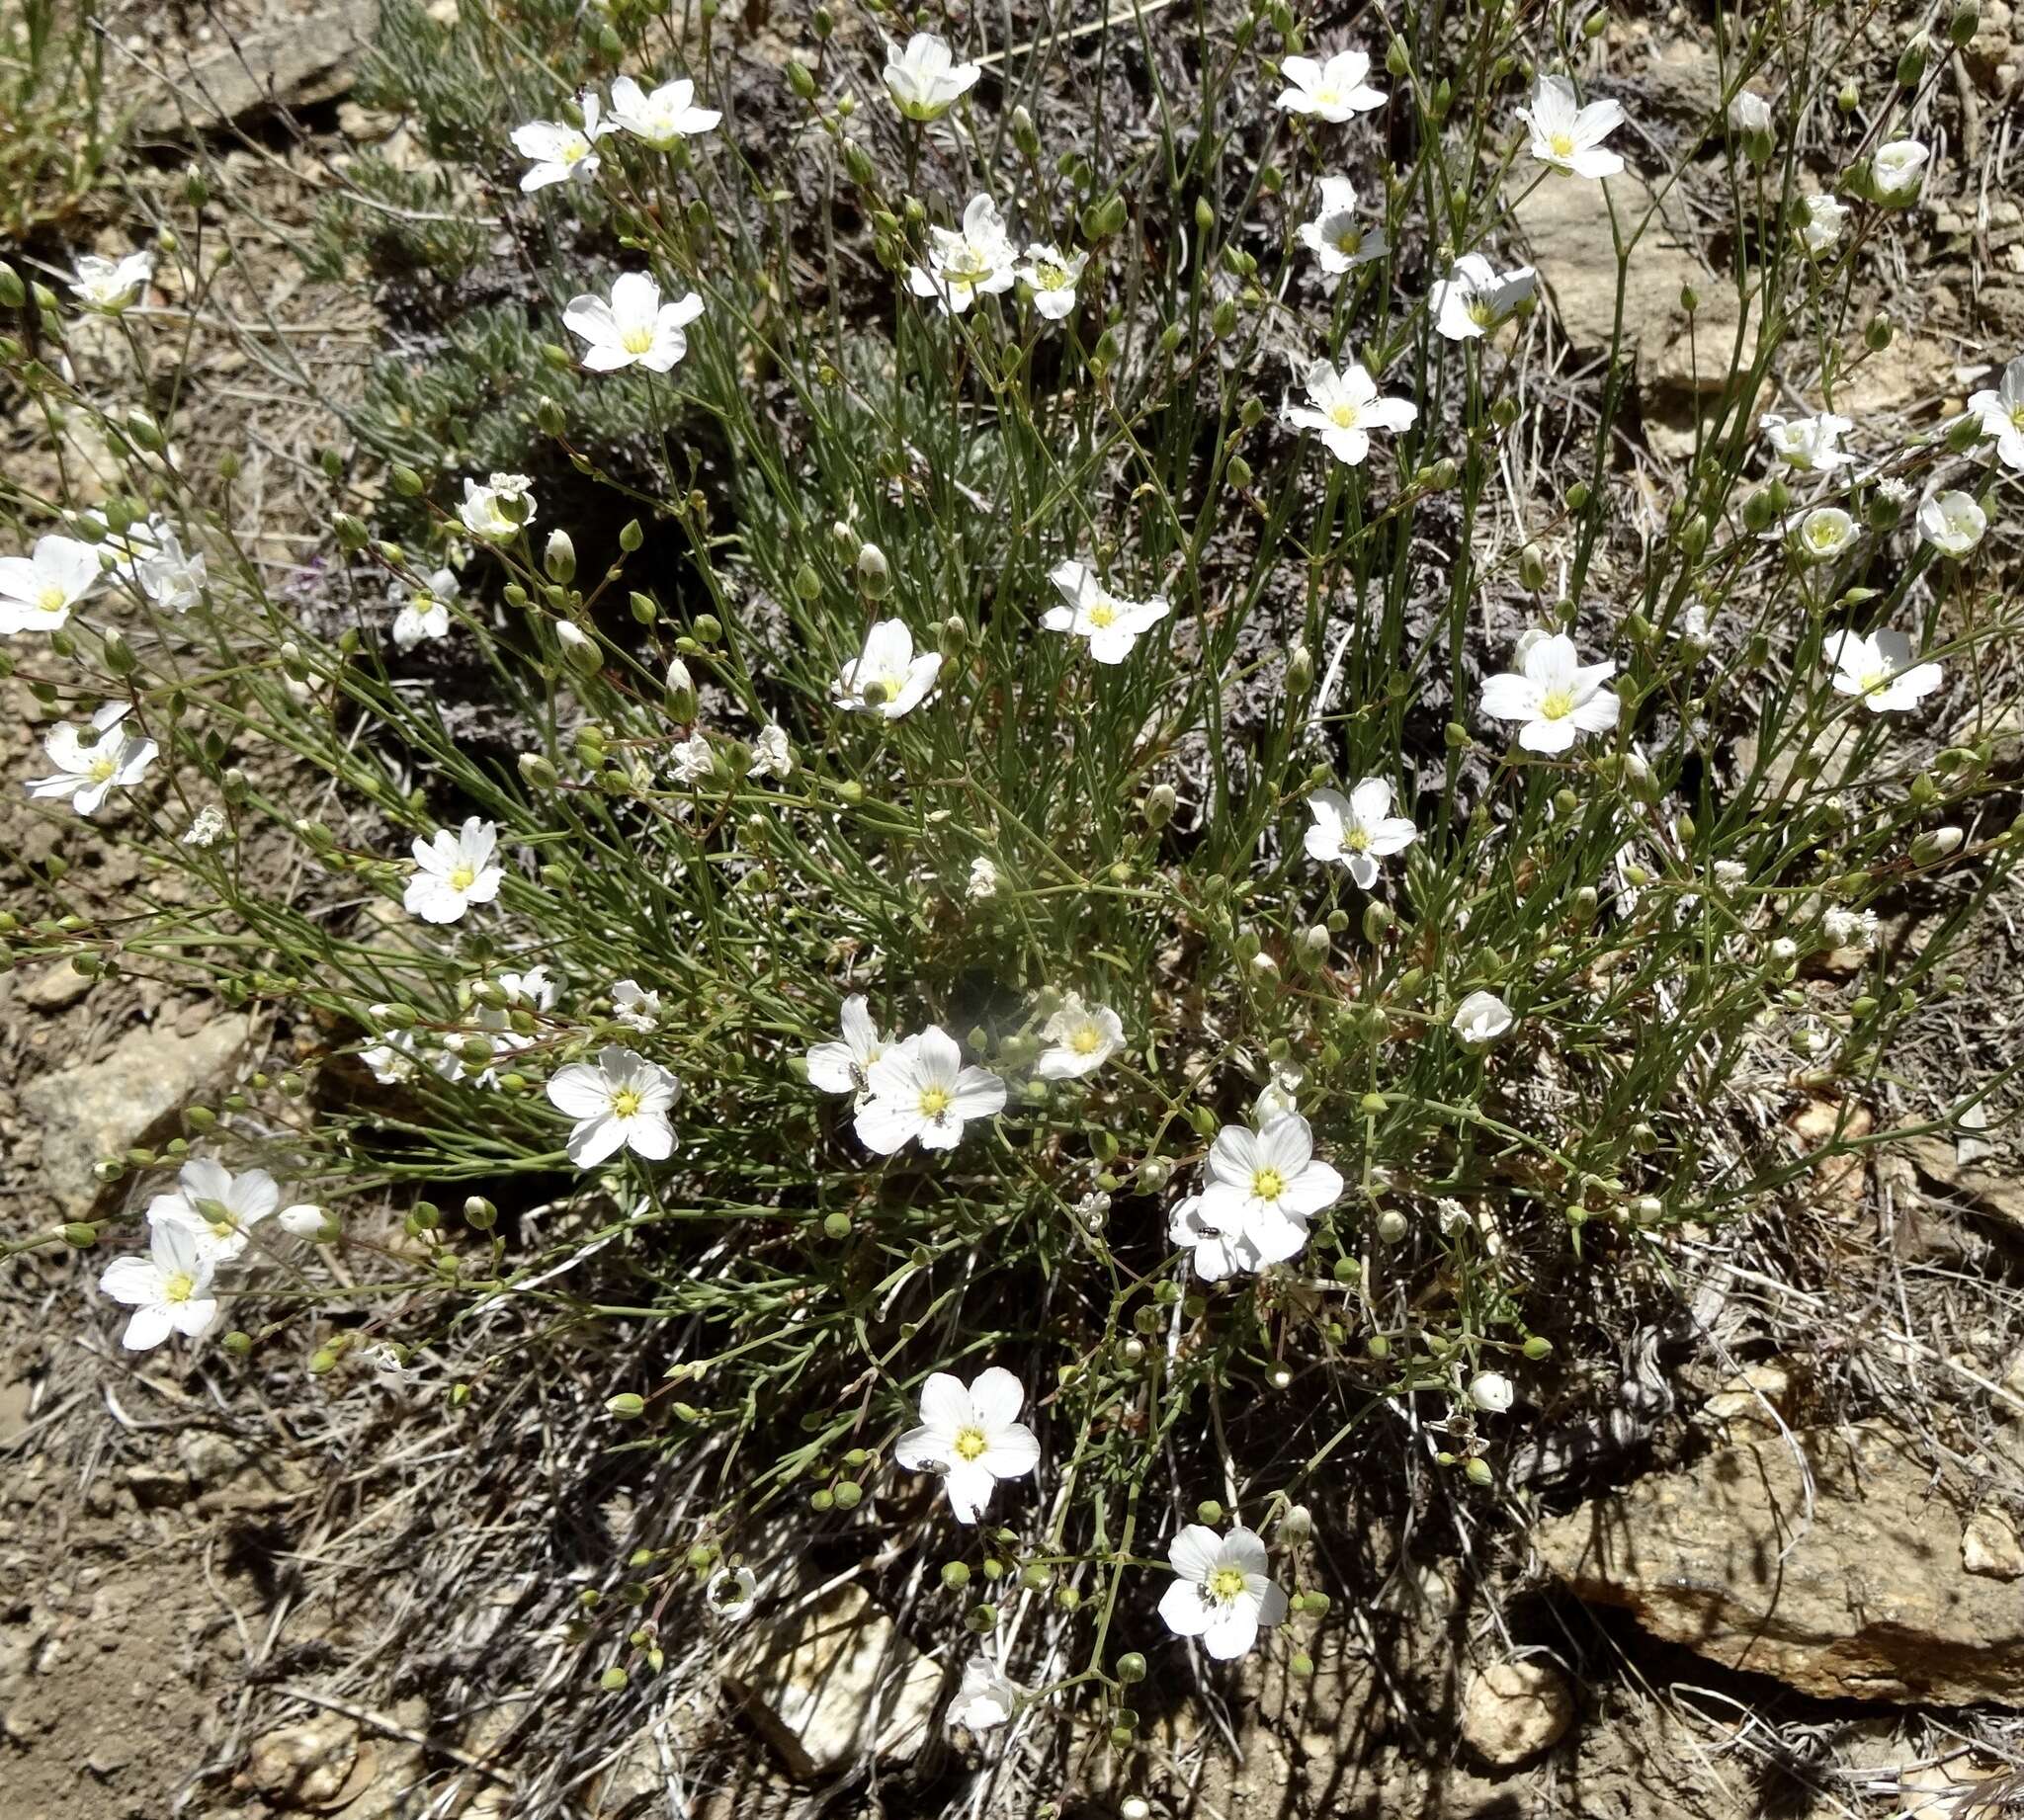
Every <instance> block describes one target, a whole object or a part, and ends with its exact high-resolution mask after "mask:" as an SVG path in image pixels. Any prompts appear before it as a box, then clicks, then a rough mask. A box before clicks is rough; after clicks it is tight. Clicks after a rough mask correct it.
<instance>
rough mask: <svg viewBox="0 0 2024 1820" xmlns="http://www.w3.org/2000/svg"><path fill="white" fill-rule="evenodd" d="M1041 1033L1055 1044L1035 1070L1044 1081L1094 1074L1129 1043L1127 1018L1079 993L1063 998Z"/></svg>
mask: <svg viewBox="0 0 2024 1820" xmlns="http://www.w3.org/2000/svg"><path fill="white" fill-rule="evenodd" d="M1040 1034H1042V1035H1043V1036H1045V1037H1046V1038H1047V1039H1048V1041H1049V1042H1050V1043H1052V1044H1053V1045H1054V1046H1053V1047H1052V1048H1047V1049H1043V1050H1042V1051H1041V1054H1040V1060H1039V1061H1037V1062H1035V1063H1034V1067H1033V1071H1034V1073H1035V1074H1037V1075H1039V1076H1040V1078H1041V1079H1042V1080H1044V1081H1067V1080H1073V1079H1074V1078H1075V1077H1077V1076H1078V1075H1084V1074H1094V1073H1095V1072H1096V1070H1097V1069H1099V1068H1101V1067H1102V1066H1103V1065H1104V1063H1105V1062H1107V1061H1109V1060H1110V1058H1111V1057H1112V1056H1113V1055H1115V1054H1116V1053H1117V1052H1118V1051H1119V1050H1120V1049H1121V1048H1123V1047H1124V1046H1125V1021H1124V1020H1123V1019H1122V1018H1120V1017H1119V1016H1118V1014H1117V1013H1116V1012H1114V1011H1113V1010H1111V1008H1110V1007H1109V1006H1108V1005H1085V1004H1084V1003H1083V1002H1082V996H1081V994H1080V993H1075V992H1071V993H1069V994H1068V996H1067V997H1066V998H1065V999H1063V1000H1062V1001H1061V1009H1060V1010H1059V1011H1057V1012H1055V1013H1054V1016H1053V1017H1052V1018H1050V1019H1049V1020H1048V1021H1047V1023H1045V1024H1044V1025H1042V1026H1041V1033H1040Z"/></svg>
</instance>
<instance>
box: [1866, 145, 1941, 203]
mask: <svg viewBox="0 0 2024 1820" xmlns="http://www.w3.org/2000/svg"><path fill="white" fill-rule="evenodd" d="M1931 156H1932V153H1931V152H1929V151H1927V150H1926V148H1925V147H1924V146H1923V145H1921V144H1920V143H1919V142H1918V141H1917V140H1916V139H1893V140H1892V141H1891V142H1890V144H1888V145H1880V146H1878V147H1877V155H1876V156H1875V157H1874V158H1872V159H1871V160H1870V187H1871V189H1872V191H1873V193H1874V194H1875V196H1876V199H1877V201H1878V202H1880V203H1882V204H1884V205H1885V206H1886V207H1892V208H1902V207H1905V206H1907V205H1908V204H1910V203H1911V202H1912V201H1913V200H1914V199H1915V198H1916V197H1917V195H1918V192H1919V190H1920V188H1921V187H1922V186H1923V184H1924V183H1925V165H1926V160H1927V159H1928V158H1930V157H1931Z"/></svg>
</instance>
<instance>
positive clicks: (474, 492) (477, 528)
mask: <svg viewBox="0 0 2024 1820" xmlns="http://www.w3.org/2000/svg"><path fill="white" fill-rule="evenodd" d="M457 511H458V516H459V517H460V518H461V519H463V521H464V530H466V531H468V532H469V533H470V534H471V536H472V537H474V538H484V540H485V541H486V542H487V543H511V542H512V541H513V539H514V538H517V537H518V536H519V535H520V533H521V531H522V529H523V528H524V527H526V526H528V525H532V524H533V523H534V517H535V507H534V482H533V481H532V480H530V479H529V478H528V477H527V476H526V475H525V474H494V475H493V476H492V477H491V479H490V480H488V481H487V482H486V483H485V484H484V485H483V486H480V485H479V484H478V483H477V482H476V481H475V480H472V479H470V478H469V477H468V476H466V477H465V479H464V504H463V505H461V506H459V507H458V509H457Z"/></svg>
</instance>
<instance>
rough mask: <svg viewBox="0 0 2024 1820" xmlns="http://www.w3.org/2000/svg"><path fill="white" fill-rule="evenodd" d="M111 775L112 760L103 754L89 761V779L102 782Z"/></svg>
mask: <svg viewBox="0 0 2024 1820" xmlns="http://www.w3.org/2000/svg"><path fill="white" fill-rule="evenodd" d="M112 775H113V761H112V760H111V759H109V758H107V757H105V756H104V755H103V754H101V755H100V756H99V757H98V758H95V759H93V760H92V762H91V781H92V782H93V783H94V784H103V783H105V782H106V781H107V780H108V779H109V778H111V777H112Z"/></svg>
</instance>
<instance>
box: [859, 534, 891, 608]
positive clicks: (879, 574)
mask: <svg viewBox="0 0 2024 1820" xmlns="http://www.w3.org/2000/svg"><path fill="white" fill-rule="evenodd" d="M857 572H858V589H859V591H860V592H861V593H862V594H863V595H864V597H865V599H866V600H868V601H883V600H884V599H885V598H886V596H887V595H888V594H890V593H891V592H892V570H891V568H890V567H889V566H888V565H887V564H886V552H885V551H884V550H883V549H881V548H880V547H879V546H878V544H876V543H861V544H859V545H858V555H857Z"/></svg>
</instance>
